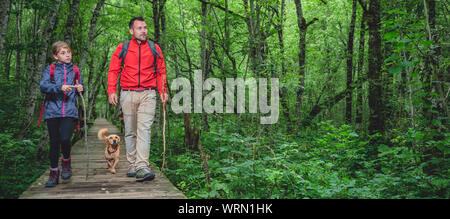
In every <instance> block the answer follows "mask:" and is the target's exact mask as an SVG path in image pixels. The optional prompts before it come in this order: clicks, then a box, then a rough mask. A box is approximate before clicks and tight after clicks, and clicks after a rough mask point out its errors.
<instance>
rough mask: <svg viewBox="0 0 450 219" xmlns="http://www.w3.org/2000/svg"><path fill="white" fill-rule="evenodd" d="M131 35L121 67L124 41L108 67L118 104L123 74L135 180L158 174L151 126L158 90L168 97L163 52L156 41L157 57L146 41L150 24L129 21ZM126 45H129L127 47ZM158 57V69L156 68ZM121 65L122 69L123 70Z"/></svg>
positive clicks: (130, 168) (127, 140) (111, 97)
mask: <svg viewBox="0 0 450 219" xmlns="http://www.w3.org/2000/svg"><path fill="white" fill-rule="evenodd" d="M129 28H130V33H131V35H132V38H131V41H129V44H128V49H127V53H126V56H125V60H124V62H123V66H122V58H121V57H119V54H120V53H121V52H122V47H123V45H124V43H121V44H119V46H117V48H116V50H115V51H114V53H113V56H112V58H111V63H110V65H109V70H108V91H107V92H108V101H109V103H110V104H112V105H114V106H117V104H118V97H117V94H116V92H117V88H116V86H117V78H118V76H119V73H120V75H121V76H120V84H119V85H120V86H119V88H120V89H121V92H120V105H121V107H122V112H123V116H124V123H125V146H126V152H127V160H128V162H129V163H130V164H129V166H128V172H127V176H129V177H136V181H138V182H141V181H145V180H152V179H154V177H155V174H153V173H152V172H151V171H150V168H149V160H148V158H149V153H150V128H151V125H152V124H153V121H154V118H155V108H156V89H158V92H159V94H160V97H161V101H162V102H163V103H166V102H167V100H168V95H167V85H166V84H167V83H166V66H165V63H164V57H163V56H162V51H161V49H160V48H159V46H158V45H156V44H155V49H156V51H157V52H158V54H159V56H158V57H157V58H156V59H155V57H154V56H153V53H152V50H151V49H150V46H149V41H148V40H147V33H148V31H147V25H146V23H145V20H144V19H143V18H142V17H135V18H133V19H131V21H130V23H129ZM125 47H126V46H125ZM155 60H156V64H157V69H155V68H154V64H155V63H154V62H155ZM121 68H122V72H121V71H120V69H121Z"/></svg>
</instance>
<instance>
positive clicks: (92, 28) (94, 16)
mask: <svg viewBox="0 0 450 219" xmlns="http://www.w3.org/2000/svg"><path fill="white" fill-rule="evenodd" d="M104 3H105V0H99V1H98V3H97V5H96V6H95V9H94V12H93V13H92V19H91V24H90V27H89V33H88V39H87V41H86V43H85V44H84V47H83V51H82V55H81V60H80V64H79V66H78V67H79V69H80V73H81V74H83V72H84V70H85V69H84V66H85V65H86V61H87V56H88V53H89V48H90V46H91V43H92V41H94V39H95V37H96V35H95V29H96V26H97V19H98V16H99V14H100V10H101V9H102V7H103V4H104ZM85 75H86V74H85ZM84 84H85V86H86V85H88V87H87V88H86V89H85V90H86V91H85V95H86V96H87V97H88V98H89V96H90V94H89V93H90V92H91V91H90V89H91V88H90V87H89V81H87V82H84ZM87 102H89V100H87ZM117 108H119V107H117Z"/></svg>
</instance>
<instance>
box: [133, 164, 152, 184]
mask: <svg viewBox="0 0 450 219" xmlns="http://www.w3.org/2000/svg"><path fill="white" fill-rule="evenodd" d="M154 178H155V174H154V173H152V172H150V168H148V167H141V168H139V169H138V170H137V171H136V182H143V181H146V180H152V179H154Z"/></svg>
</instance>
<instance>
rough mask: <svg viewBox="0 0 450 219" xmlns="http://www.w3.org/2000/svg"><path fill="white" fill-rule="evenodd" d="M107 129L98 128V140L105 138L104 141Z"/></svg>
mask: <svg viewBox="0 0 450 219" xmlns="http://www.w3.org/2000/svg"><path fill="white" fill-rule="evenodd" d="M107 131H108V129H107V128H103V129H100V130H99V131H98V133H97V136H98V139H100V140H105V141H106V136H105V133H106V132H107Z"/></svg>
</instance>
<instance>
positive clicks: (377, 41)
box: [367, 0, 385, 134]
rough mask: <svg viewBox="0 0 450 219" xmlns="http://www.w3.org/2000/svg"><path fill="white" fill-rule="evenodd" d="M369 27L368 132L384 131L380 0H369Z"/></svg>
mask: <svg viewBox="0 0 450 219" xmlns="http://www.w3.org/2000/svg"><path fill="white" fill-rule="evenodd" d="M367 19H368V27H369V71H368V78H369V108H370V116H369V134H375V133H377V132H381V133H383V131H384V122H385V120H384V113H385V112H384V105H383V98H382V96H383V95H382V94H383V90H382V89H383V85H382V78H381V75H382V74H381V67H382V66H383V57H382V53H381V36H380V30H381V5H380V0H370V1H369V10H368V14H367Z"/></svg>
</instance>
